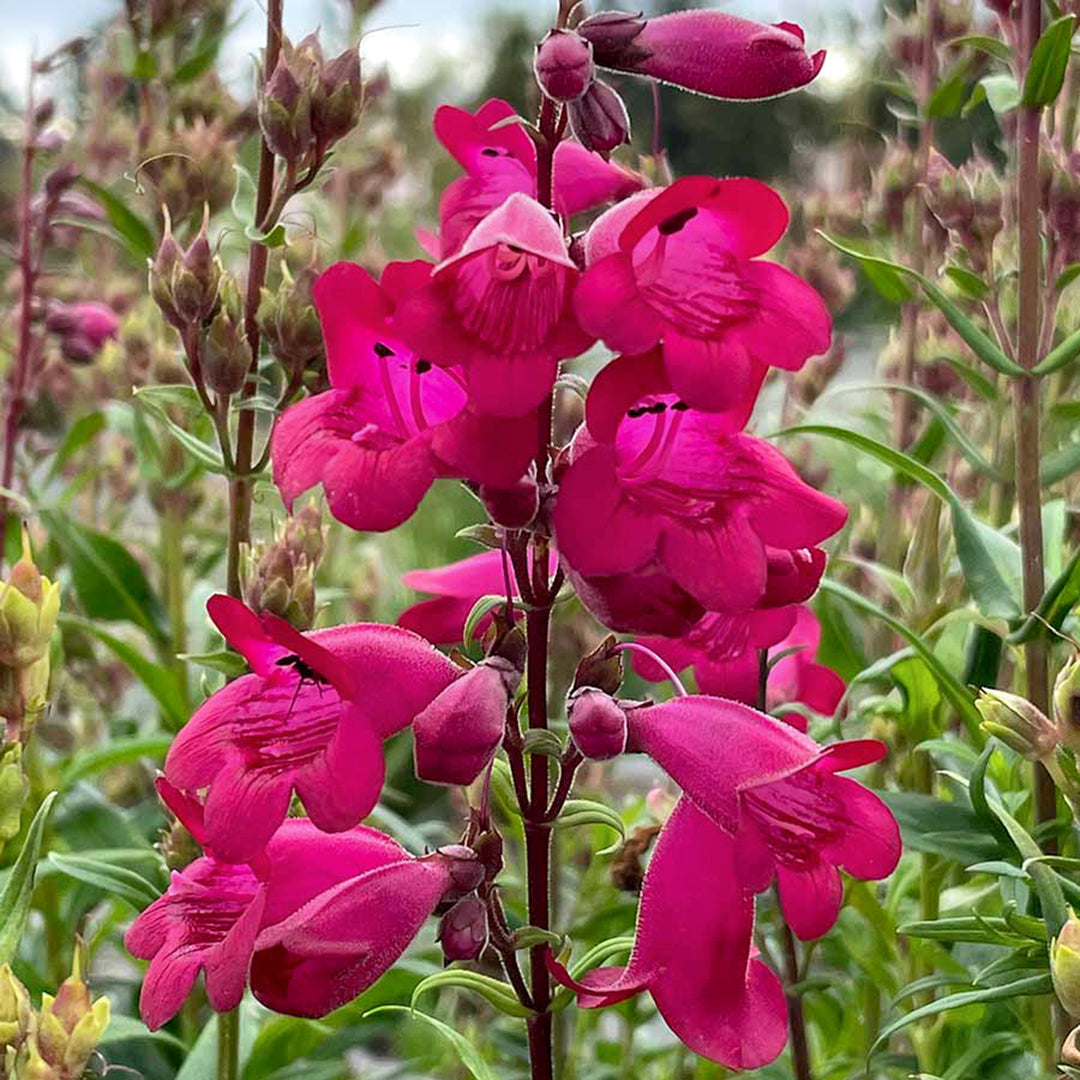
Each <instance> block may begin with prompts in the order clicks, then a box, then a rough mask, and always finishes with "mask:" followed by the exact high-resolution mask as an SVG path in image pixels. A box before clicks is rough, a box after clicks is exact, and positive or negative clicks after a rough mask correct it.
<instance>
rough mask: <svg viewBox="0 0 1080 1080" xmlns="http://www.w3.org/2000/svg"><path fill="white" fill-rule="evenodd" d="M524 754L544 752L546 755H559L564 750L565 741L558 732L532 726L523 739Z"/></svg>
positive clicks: (522, 749)
mask: <svg viewBox="0 0 1080 1080" xmlns="http://www.w3.org/2000/svg"><path fill="white" fill-rule="evenodd" d="M521 751H522V753H524V754H543V755H544V756H545V757H555V758H557V757H559V756H560V755H561V754H562V752H563V741H562V739H560V738H559V736H558V734H557V733H556V732H554V731H551V730H549V729H548V728H530V729H529V730H528V731H526V732H525V736H524V738H523V739H522V741H521Z"/></svg>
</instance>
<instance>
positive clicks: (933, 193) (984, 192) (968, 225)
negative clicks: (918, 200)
mask: <svg viewBox="0 0 1080 1080" xmlns="http://www.w3.org/2000/svg"><path fill="white" fill-rule="evenodd" d="M926 205H927V206H928V207H929V208H930V212H931V213H932V214H933V215H934V217H935V218H936V219H937V220H938V222H939V224H940V225H941V227H942V228H943V229H945V230H947V232H948V234H949V241H950V245H951V248H952V250H953V252H954V253H955V254H957V255H962V256H963V260H964V261H965V262H966V263H967V264H968V266H970V267H971V269H972V270H974V271H976V272H977V273H982V272H983V271H985V270H986V269H987V268H988V267H989V266H990V262H991V252H992V250H993V245H994V239H995V237H996V236H997V234H998V233H999V232H1000V231H1001V228H1002V226H1003V224H1004V219H1003V218H1002V212H1001V206H1002V196H1001V183H1000V181H999V180H998V177H997V174H996V173H995V172H994V169H993V167H992V166H990V165H989V164H987V163H986V162H982V161H978V160H975V159H973V160H971V161H968V162H966V163H965V164H964V165H963V166H962V167H961V168H959V169H957V168H956V167H955V166H953V165H952V164H951V163H950V162H949V160H948V159H947V158H945V157H944V156H943V155H941V154H939V153H937V152H936V151H935V152H933V154H932V156H931V158H930V163H929V165H928V167H927V170H926Z"/></svg>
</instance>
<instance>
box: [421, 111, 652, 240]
mask: <svg viewBox="0 0 1080 1080" xmlns="http://www.w3.org/2000/svg"><path fill="white" fill-rule="evenodd" d="M514 117H516V114H515V112H514V109H513V108H512V106H510V105H509V104H508V103H507V102H505V101H502V100H500V99H498V98H493V99H492V100H490V101H487V102H485V103H484V104H483V105H481V106H480V108H479V109H477V111H476V112H475V113H470V112H468V111H467V110H465V109H458V108H455V107H454V106H451V105H442V106H440V107H439V108H438V109H437V110H436V112H435V134H436V136H437V137H438V139H439V141H440V142H441V143H442V144H443V146H444V147H446V149H447V150H448V151H449V152H450V153H451V154H452V155H453V156H454V158H455V159H456V160H457V162H458V164H459V165H461V167H462V168H463V169H464V170H465V174H466V175H465V176H462V177H459V178H458V179H457V180H455V181H454V182H453V183H452V184H450V186H449V187H448V188H447V189H446V190H445V191H444V192H443V196H442V200H441V201H440V203H439V222H440V225H439V228H440V234H439V236H438V237H432V238H430V240H431V245H432V250H431V254H433V255H434V256H435V257H436V258H439V259H446V258H449V257H450V256H451V255H454V254H455V253H456V252H457V251H459V250H460V248H461V245H462V244H464V242H465V239H466V237H467V236H468V235H469V233H471V232H472V230H473V229H474V228H475V227H476V226H477V225H478V224H479V223H480V221H481V220H482V219H483V218H485V217H486V216H487V215H488V214H489V213H491V211H492V210H495V209H497V208H498V207H499V206H501V205H502V204H503V202H505V201H506V199H507V197H508V196H510V195H512V194H514V193H515V192H520V193H521V194H523V195H528V196H530V197H532V198H535V197H536V171H537V166H536V146H535V144H534V143H533V141H532V139H530V138H529V136H528V134H527V133H526V131H525V129H524V128H523V127H522V126H521V124H520V123H517V122H516V120H514V119H512V118H514ZM552 179H553V187H554V192H553V194H554V199H555V208H556V209H557V210H558V211H559V213H560V214H561V215H563V216H564V217H572V216H573V215H574V214H579V213H582V212H583V211H585V210H591V209H593V208H595V207H597V206H602V205H603V204H604V203H607V202H612V201H614V200H616V199H623V198H626V196H627V195H630V194H632V193H633V192H635V191H638V190H639V189H640V188H641V187H642V185H643V183H644V181H643V180H642V178H641V177H640V176H638V175H637V174H636V173H632V172H629V171H627V170H626V169H623V168H620V167H619V166H618V165H614V164H612V163H610V162H607V161H604V159H603V158H602V157H600V156H599V155H598V154H593V153H590V152H589V151H588V150H586V149H585V148H584V147H583V146H581V145H580V144H579V143H576V142H574V141H572V140H564V141H563V142H560V143H559V145H558V147H557V148H556V150H555V159H554V162H553V168H552Z"/></svg>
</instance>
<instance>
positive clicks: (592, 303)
mask: <svg viewBox="0 0 1080 1080" xmlns="http://www.w3.org/2000/svg"><path fill="white" fill-rule="evenodd" d="M787 223H788V212H787V208H786V207H785V206H784V202H783V200H782V199H781V198H780V196H779V195H778V194H777V193H776V192H775V191H773V189H772V188H770V187H768V185H766V184H763V183H761V182H760V181H758V180H747V179H729V180H715V179H713V178H711V177H708V176H688V177H684V178H683V179H681V180H677V181H676V182H675V183H674V184H672V185H671V186H670V187H667V188H662V189H655V190H652V191H643V192H640V193H639V194H637V195H634V196H631V197H630V198H629V199H626V200H625V201H624V202H622V203H620V204H619V205H617V206H615V207H612V209H610V210H608V211H606V212H605V213H604V214H602V215H601V216H600V217H599V218H597V220H596V221H595V222H594V223H593V225H592V226H591V228H590V229H589V231H588V233H587V234H586V236H585V259H586V266H587V269H586V272H585V274H584V275H583V276H582V278H581V282H580V284H579V286H578V289H577V292H576V293H575V296H574V308H575V310H576V311H577V315H578V319H579V321H580V322H581V325H582V327H583V328H584V329H585V330H587V331H589V332H590V333H592V334H595V335H596V336H597V337H599V338H602V339H603V341H604V343H605V344H606V345H608V346H609V347H610V348H612V349H614V350H616V351H619V352H624V353H643V352H646V351H647V350H649V349H651V348H652V347H653V346H655V345H657V344H661V346H662V349H663V358H664V364H665V366H666V368H667V373H668V376H669V377H670V380H671V385H672V387H673V388H674V389H675V391H676V393H678V394H679V396H680V397H681V398H682V399H683V400H684V401H686V402H687V403H688V404H690V405H693V406H696V407H698V408H702V409H712V410H728V409H733V408H738V407H739V406H742V405H747V404H750V405H752V403H753V399H754V396H755V394H756V393H757V389H758V387H759V386H760V385H761V379H762V378H763V377H764V374H765V371H766V368H767V367H768V366H773V367H781V368H785V369H787V370H790V371H794V370H797V369H798V368H800V367H802V365H803V364H804V363H805V362H806V360H807V358H808V357H810V356H814V355H815V354H817V353H824V352H826V351H827V350H828V348H829V342H830V339H831V334H832V324H831V320H830V318H829V313H828V311H827V309H826V308H825V304H824V302H823V301H822V299H821V297H820V296H818V294H817V293H816V292H815V291H814V289H812V288H811V287H810V286H809V285H807V284H806V282H804V281H803V280H802V279H801V278H798V277H796V276H795V275H794V274H793V273H791V271H789V270H785V269H784V268H783V267H782V266H778V265H777V264H776V263H772V262H766V261H764V260H761V259H758V258H757V256H759V255H763V254H764V253H765V252H766V251H768V250H769V249H770V248H771V247H772V246H773V245H774V244H775V243H776V242H777V241H778V240H779V239H780V237H781V236H782V235H783V233H784V230H785V229H786V228H787Z"/></svg>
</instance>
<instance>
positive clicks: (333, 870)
mask: <svg viewBox="0 0 1080 1080" xmlns="http://www.w3.org/2000/svg"><path fill="white" fill-rule="evenodd" d="M172 805H173V806H174V808H175V807H176V804H175V803H173V804H172ZM185 823H186V824H190V825H192V826H194V828H195V830H196V831H198V830H199V826H198V822H197V820H193V819H192V818H191V817H187V816H185ZM405 857H407V853H406V852H405V851H404V849H403V848H401V846H400V845H399V844H397V843H396V842H395V841H394V840H392V839H391V838H390V837H389V836H386V835H385V834H384V833H381V832H379V831H377V830H376V829H369V828H365V827H364V826H359V827H357V828H355V829H352V830H350V831H348V832H343V833H338V834H336V835H329V834H326V833H323V832H321V831H320V830H319V829H318V828H316V826H315V825H313V824H312V823H311V822H310V821H307V820H304V819H299V818H297V819H293V820H290V821H286V822H284V823H283V824H282V825H281V827H280V828H279V829H278V830H277V832H276V833H275V834H274V836H273V838H272V839H271V840H270V842H269V844H268V845H267V847H266V851H265V853H262V854H261V855H260V858H259V860H258V861H257V864H256V866H255V867H254V868H253V867H252V866H249V865H247V864H242V863H240V864H237V863H228V862H223V861H221V860H220V859H217V858H215V857H213V856H211V855H205V856H203V857H202V858H200V859H197V860H196V861H195V862H193V863H192V864H191V865H190V866H187V867H185V868H184V870H183V871H182V872H181V871H175V872H174V873H173V876H172V880H171V882H170V884H169V888H168V890H167V891H166V892H165V894H164V895H163V896H161V897H159V898H158V899H157V900H155V901H154V903H153V904H151V905H150V906H149V907H148V908H147V909H146V910H145V911H143V912H142V914H141V915H140V916H139V917H138V918H137V919H136V920H135V922H134V923H132V925H131V927H130V929H129V930H128V932H127V934H126V936H125V939H124V941H125V944H126V946H127V948H128V951H129V952H131V954H132V955H134V956H137V957H139V958H140V959H143V960H149V961H150V967H149V970H148V971H147V973H146V978H145V980H144V982H143V987H142V993H141V995H140V1000H139V1008H140V1011H141V1013H142V1016H143V1020H144V1021H145V1022H146V1025H147V1027H149V1028H150V1029H151V1030H157V1029H158V1028H159V1027H161V1025H162V1024H164V1023H166V1022H167V1021H168V1020H170V1019H171V1018H172V1017H173V1016H175V1015H176V1013H177V1011H178V1010H179V1008H180V1006H181V1005H182V1004H183V1002H184V999H185V998H186V997H187V996H188V994H189V993H190V992H191V988H192V987H193V986H194V984H195V980H196V978H198V975H199V972H200V971H202V972H203V973H204V974H205V976H206V992H207V997H208V998H209V1001H210V1005H211V1006H212V1007H213V1008H214V1009H216V1010H217V1011H218V1012H228V1011H229V1010H230V1009H234V1008H236V1006H237V1005H238V1004H239V1003H240V999H241V997H243V993H244V989H245V987H246V986H247V982H248V971H249V968H250V966H251V957H252V953H253V951H254V949H255V941H256V937H257V935H258V933H259V930H260V929H261V928H263V927H266V926H269V925H272V924H274V923H277V922H280V921H282V920H283V919H284V918H286V917H288V916H289V915H291V914H292V913H293V912H295V911H296V910H298V909H299V908H301V907H302V906H303V905H304V904H306V903H307V902H308V901H310V900H312V899H313V898H314V897H315V896H317V895H318V894H320V893H322V892H324V891H325V890H327V889H329V888H332V887H333V886H335V885H337V884H338V883H339V882H341V881H344V880H346V879H347V878H351V877H356V876H358V875H360V874H363V873H366V872H367V871H368V870H370V869H372V868H373V867H375V866H379V865H382V864H383V863H384V862H386V861H388V860H390V859H401V858H405Z"/></svg>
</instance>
